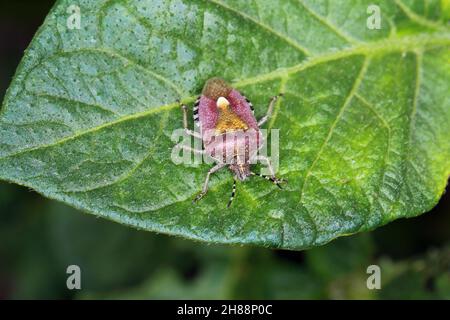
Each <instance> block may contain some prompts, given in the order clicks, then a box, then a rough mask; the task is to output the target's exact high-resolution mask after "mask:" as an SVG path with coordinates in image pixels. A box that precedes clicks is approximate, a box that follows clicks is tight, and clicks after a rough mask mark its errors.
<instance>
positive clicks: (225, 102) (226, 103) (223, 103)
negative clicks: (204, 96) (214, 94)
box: [216, 97, 230, 109]
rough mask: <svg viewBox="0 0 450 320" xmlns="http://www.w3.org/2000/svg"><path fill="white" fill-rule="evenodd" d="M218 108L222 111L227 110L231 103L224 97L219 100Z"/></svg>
mask: <svg viewBox="0 0 450 320" xmlns="http://www.w3.org/2000/svg"><path fill="white" fill-rule="evenodd" d="M216 104H217V107H218V108H220V109H223V108H226V107H228V106H229V105H230V102H229V101H228V100H227V99H226V98H224V97H219V99H217V102H216Z"/></svg>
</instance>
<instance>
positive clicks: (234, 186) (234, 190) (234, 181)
mask: <svg viewBox="0 0 450 320" xmlns="http://www.w3.org/2000/svg"><path fill="white" fill-rule="evenodd" d="M235 194H236V179H233V191H231V197H230V200H229V201H228V204H227V208H229V207H230V206H231V203H232V202H233V199H234V195H235Z"/></svg>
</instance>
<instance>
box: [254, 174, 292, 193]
mask: <svg viewBox="0 0 450 320" xmlns="http://www.w3.org/2000/svg"><path fill="white" fill-rule="evenodd" d="M251 174H252V175H253V176H258V177H261V178H264V179H266V180H269V181H272V182H273V183H274V184H276V185H277V187H278V188H280V189H283V188H282V187H281V185H280V183H282V182H285V180H284V179H278V178H275V177H271V176H266V175H263V174H260V173H254V172H251Z"/></svg>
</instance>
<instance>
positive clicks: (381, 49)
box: [0, 32, 450, 160]
mask: <svg viewBox="0 0 450 320" xmlns="http://www.w3.org/2000/svg"><path fill="white" fill-rule="evenodd" d="M436 35H438V36H436ZM446 45H450V32H445V33H444V32H439V33H433V34H419V35H417V36H412V37H411V36H409V37H403V38H389V39H384V40H381V41H374V42H370V43H364V44H361V45H358V46H354V47H350V48H347V49H343V50H340V51H336V52H331V53H326V54H323V55H317V56H315V57H312V58H310V59H307V60H306V61H302V62H301V63H299V64H297V65H294V66H291V67H286V68H279V69H276V70H274V71H271V72H268V73H265V74H261V75H258V76H255V77H251V78H248V79H241V80H237V81H233V86H234V87H236V88H241V87H245V86H248V85H252V84H257V83H260V82H265V81H269V80H273V79H278V78H283V77H288V76H289V75H291V74H295V73H297V72H300V71H303V70H305V69H308V68H311V67H313V66H315V65H318V64H321V63H326V62H329V61H333V60H338V59H342V58H345V57H349V56H352V55H358V54H363V55H366V56H374V55H377V54H380V53H387V52H396V51H404V52H409V51H415V50H417V49H421V50H422V51H426V50H425V49H424V48H425V47H427V46H431V47H432V48H434V47H439V46H446ZM427 49H430V48H427ZM81 51H84V52H86V51H91V52H103V53H105V52H109V53H111V54H114V55H116V56H117V57H122V58H123V59H125V60H127V61H129V62H130V63H132V64H134V65H136V66H138V67H139V68H141V69H144V70H146V71H147V72H149V73H151V74H153V73H154V72H153V71H151V70H149V69H148V68H147V67H145V66H143V65H141V64H138V63H137V62H135V61H131V60H129V59H127V58H126V57H123V56H122V55H120V54H119V53H117V52H114V51H113V50H111V49H108V48H81V49H77V50H71V51H64V52H60V53H59V54H55V55H53V56H51V57H50V58H52V57H54V56H58V55H60V54H70V53H76V52H81ZM167 81H169V82H170V80H168V79H165V82H167ZM195 98H196V96H190V97H185V98H183V99H181V102H182V103H185V104H187V103H190V102H193V101H194V100H195ZM6 100H7V99H5V101H6ZM77 102H79V103H80V101H77ZM178 106H179V103H178V102H174V103H171V104H166V105H162V106H159V107H156V108H151V109H149V110H145V111H141V112H137V113H132V114H129V115H125V116H122V117H120V118H118V119H115V120H114V121H110V122H106V123H103V124H101V125H99V126H95V127H92V128H89V129H87V130H83V131H80V132H76V133H75V134H73V135H71V136H67V137H64V138H62V139H60V140H57V141H54V142H52V143H49V144H43V145H39V146H34V147H31V148H25V149H22V150H19V151H17V152H14V153H11V154H7V155H6V156H3V157H0V160H4V159H7V158H11V157H15V156H18V155H20V154H23V153H27V152H31V151H35V150H40V149H45V148H49V147H53V146H57V145H59V144H63V143H65V142H67V141H70V140H73V139H76V138H78V137H80V136H83V135H85V134H89V133H92V132H95V131H99V130H101V129H104V128H107V127H110V126H114V125H116V124H119V123H122V122H125V121H128V120H134V119H139V118H144V117H146V116H148V115H151V114H154V113H159V112H163V111H170V110H172V109H174V108H176V107H178ZM1 114H2V112H1V110H0V115H1Z"/></svg>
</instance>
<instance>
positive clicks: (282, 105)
mask: <svg viewBox="0 0 450 320" xmlns="http://www.w3.org/2000/svg"><path fill="white" fill-rule="evenodd" d="M372 2H373V1H369V0H367V1H365V0H363V1H356V0H355V1H340V2H337V1H312V0H282V1H271V0H256V1H233V0H227V1H226V0H209V1H207V0H174V1H168V0H167V1H166V0H160V1H154V0H142V1H137V0H135V1H132V0H129V1H125V0H117V1H94V0H91V1H88V0H81V1H77V2H76V4H74V2H73V1H69V0H61V1H57V3H56V4H55V6H54V8H53V9H52V10H51V12H50V13H49V15H48V17H47V18H46V20H45V22H44V24H43V25H42V27H41V28H40V29H39V31H38V32H37V34H36V36H35V37H34V39H33V41H32V43H31V44H30V46H29V48H28V50H27V51H26V53H25V55H24V57H23V60H22V62H21V64H20V66H19V68H18V69H17V72H16V75H15V77H14V79H13V81H12V83H11V86H10V88H9V89H8V91H7V94H6V96H5V99H4V102H3V106H2V110H1V114H0V178H1V179H4V180H7V181H11V182H14V183H17V184H20V185H24V186H27V187H30V188H32V189H34V190H36V191H37V192H39V193H41V194H43V195H44V196H47V197H49V198H52V199H57V200H59V201H62V202H65V203H67V204H70V205H72V206H74V207H76V208H79V209H82V210H84V211H86V212H89V213H92V214H95V215H98V216H101V217H105V218H108V219H112V220H114V221H117V222H119V223H122V224H126V225H130V226H134V227H137V228H141V229H145V230H150V231H156V232H161V233H168V234H174V235H179V236H183V237H187V238H192V239H198V240H203V241H207V242H215V243H233V244H254V245H261V246H267V247H273V248H288V249H303V248H308V247H312V246H316V245H320V244H323V243H326V242H328V241H330V240H332V239H334V238H336V237H338V236H342V235H347V234H351V233H356V232H360V231H366V230H371V229H374V228H377V227H379V226H381V225H383V224H386V223H388V222H390V221H392V220H395V219H398V218H401V217H412V216H416V215H419V214H422V213H424V212H426V211H428V210H430V209H431V208H432V207H433V206H434V205H435V204H436V203H437V202H438V200H439V198H440V196H441V194H442V193H443V191H444V188H445V186H446V182H447V178H448V175H449V173H450V139H449V132H450V96H449V94H448V93H449V92H450V50H449V49H450V28H449V24H448V19H449V17H450V11H449V8H450V6H448V5H446V2H445V1H439V0H434V1H428V2H427V5H426V6H423V5H422V2H420V1H409V0H397V1H391V0H385V1H377V3H378V9H379V10H373V5H372ZM369 6H371V8H370V9H369ZM374 19H375V20H374ZM376 19H379V20H378V21H377V20H376ZM378 27H379V28H378ZM215 76H218V77H221V78H224V79H226V80H227V81H228V82H229V83H230V84H231V85H232V86H233V87H234V88H236V89H237V90H239V92H242V93H243V94H245V95H246V97H248V98H249V99H250V100H251V101H252V103H253V105H254V107H255V117H256V118H257V119H259V118H261V117H262V116H263V115H264V114H265V112H266V108H267V103H268V101H269V99H270V97H271V96H274V95H276V94H278V93H284V97H283V98H282V99H279V100H278V101H277V103H276V105H275V108H274V114H273V116H272V118H271V119H270V120H269V121H268V123H267V124H265V125H264V126H263V128H264V129H279V169H278V172H277V175H279V176H281V177H283V178H286V179H287V180H288V184H287V185H285V186H284V189H283V190H279V189H278V188H277V186H275V185H273V184H271V183H270V182H268V181H265V180H263V179H257V178H252V179H250V180H247V181H245V182H243V183H239V184H238V185H237V196H236V199H235V200H234V202H233V205H232V206H231V207H230V208H228V209H227V208H226V203H227V201H228V198H229V194H230V191H231V186H232V175H231V173H230V172H229V171H227V170H224V171H220V172H217V173H216V174H214V175H213V176H212V178H211V181H210V190H209V193H208V195H207V196H206V197H205V198H204V199H203V200H202V201H201V202H199V203H196V204H192V199H193V197H195V194H197V193H198V192H199V191H200V189H201V185H202V183H203V181H204V177H205V174H206V172H207V171H208V169H209V168H211V165H210V164H200V165H193V164H191V165H183V164H178V165H176V164H175V163H173V162H172V161H171V152H172V148H173V146H174V142H173V141H172V140H171V134H172V132H173V131H174V130H175V129H178V128H182V112H181V109H180V107H179V104H178V102H177V100H178V99H179V100H181V101H182V102H183V103H186V104H188V105H189V106H190V107H191V108H192V105H193V103H194V101H195V99H196V97H197V96H198V95H199V94H200V91H201V89H202V87H203V85H204V83H205V81H206V80H207V79H208V78H211V77H215ZM189 114H190V115H192V109H190V113H189ZM189 126H190V127H191V128H194V124H193V121H192V117H190V118H189ZM255 168H256V170H258V168H259V167H258V166H256V167H255Z"/></svg>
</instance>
